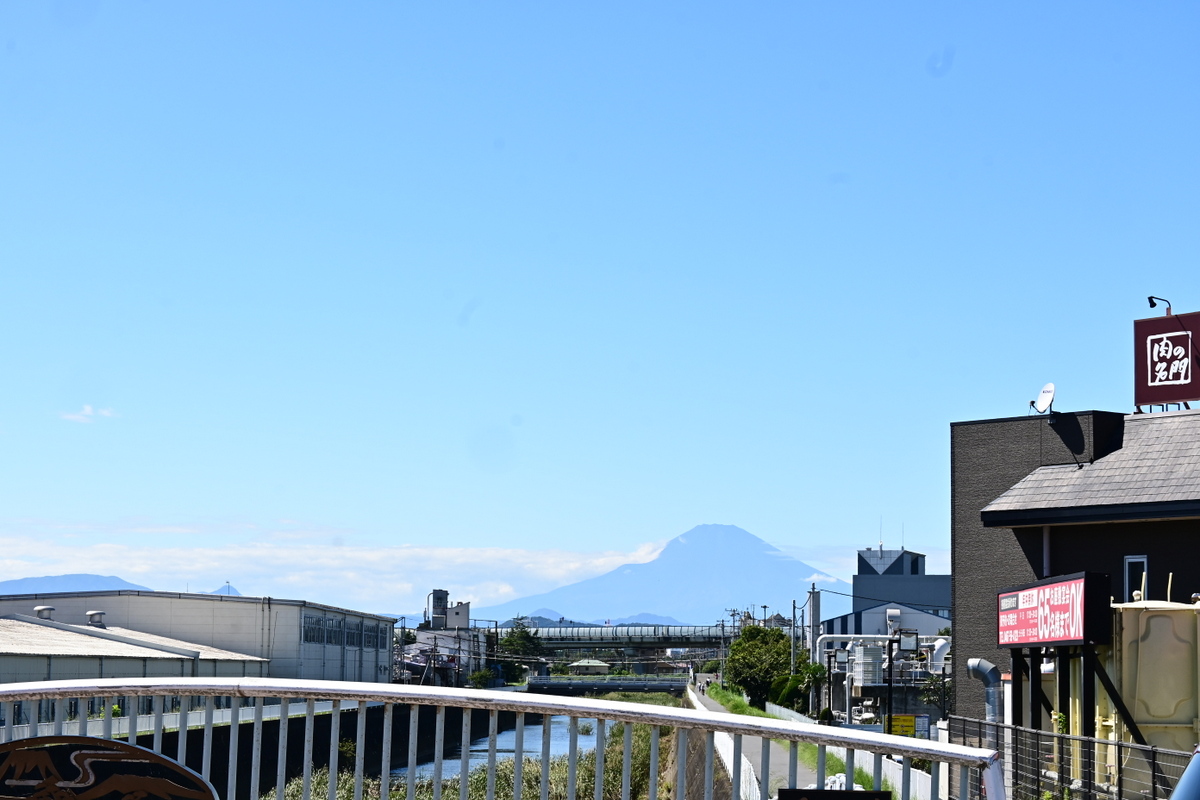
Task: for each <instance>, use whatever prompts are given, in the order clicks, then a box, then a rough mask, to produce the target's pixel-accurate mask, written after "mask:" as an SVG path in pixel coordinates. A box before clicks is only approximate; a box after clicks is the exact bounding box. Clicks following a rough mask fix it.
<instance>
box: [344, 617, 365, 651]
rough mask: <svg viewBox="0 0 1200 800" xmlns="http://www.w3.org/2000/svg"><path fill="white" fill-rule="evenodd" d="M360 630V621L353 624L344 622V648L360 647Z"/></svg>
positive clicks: (361, 625) (361, 632)
mask: <svg viewBox="0 0 1200 800" xmlns="http://www.w3.org/2000/svg"><path fill="white" fill-rule="evenodd" d="M362 629H363V623H362V620H361V619H360V620H356V621H353V622H352V621H350V620H346V647H362V640H363V630H362Z"/></svg>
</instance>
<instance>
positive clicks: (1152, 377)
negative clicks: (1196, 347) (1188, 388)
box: [1146, 331, 1192, 386]
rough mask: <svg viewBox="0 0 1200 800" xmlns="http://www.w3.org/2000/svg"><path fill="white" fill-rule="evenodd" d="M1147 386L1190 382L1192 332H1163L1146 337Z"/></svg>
mask: <svg viewBox="0 0 1200 800" xmlns="http://www.w3.org/2000/svg"><path fill="white" fill-rule="evenodd" d="M1146 348H1147V350H1148V351H1149V357H1148V358H1147V359H1146V365H1147V367H1148V369H1149V375H1148V376H1147V385H1148V386H1169V385H1173V384H1179V383H1191V382H1192V370H1191V366H1192V333H1191V331H1181V332H1179V333H1163V334H1159V335H1158V336H1147V337H1146Z"/></svg>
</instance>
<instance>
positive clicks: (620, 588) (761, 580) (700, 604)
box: [472, 525, 851, 625]
mask: <svg viewBox="0 0 1200 800" xmlns="http://www.w3.org/2000/svg"><path fill="white" fill-rule="evenodd" d="M812 583H816V584H817V588H825V589H833V590H835V591H837V592H841V593H844V595H846V596H841V595H838V594H832V593H829V592H826V593H823V594H822V597H821V616H822V618H824V619H828V618H830V617H833V616H838V615H840V614H844V613H847V612H848V611H849V610H850V606H851V601H850V597H849V596H848V595H850V593H851V587H850V584H848V583H846V582H845V581H841V580H838V579H836V578H833V577H832V576H830V575H827V574H825V573H823V572H821V571H820V570H818V569H816V568H814V567H812V566H810V565H808V564H806V563H804V562H803V561H800V560H799V559H797V558H795V557H793V556H789V555H788V554H786V553H784V552H783V551H782V550H780V549H779V548H777V547H775V546H773V545H771V544H768V543H767V542H765V541H763V540H762V539H760V538H758V537H757V536H755V535H753V534H751V533H748V532H747V531H744V530H742V529H741V528H739V527H737V526H735V525H698V526H696V527H695V528H692V529H691V530H690V531H688V532H687V533H684V534H682V535H681V536H677V537H675V538H674V539H672V540H671V541H670V542H668V543H667V546H666V547H664V548H663V551H662V552H661V553H659V555H658V556H657V557H656V558H655V559H654V560H652V561H648V562H646V563H644V564H626V565H624V566H620V567H617V568H616V569H614V570H612V571H610V572H607V573H605V574H603V575H599V576H597V577H595V578H589V579H587V580H583V581H579V582H578V583H572V584H569V585H567V586H560V587H559V588H557V589H554V590H552V591H549V592H544V593H542V594H537V595H531V596H529V597H525V598H520V599H517V600H511V601H508V602H506V603H503V604H501V605H497V606H491V607H486V608H485V607H480V608H479V609H478V610H477V611H476V610H475V609H473V610H472V616H476V615H478V616H479V617H481V618H485V617H486V618H491V619H509V618H512V617H514V616H517V615H518V614H524V615H526V616H529V615H530V614H532V613H534V612H531V611H530V609H537V611H539V612H545V611H549V609H552V608H553V609H560V610H564V611H565V613H564V614H557V613H556V612H551V613H555V614H556V615H555V616H554V619H557V618H558V617H559V616H563V617H566V618H568V619H574V620H588V619H590V620H596V619H600V620H605V619H608V620H617V619H631V620H632V619H638V618H639V617H642V616H643V615H645V616H646V617H650V616H656V617H669V618H672V619H675V620H686V621H687V622H688V623H689V624H701V625H708V624H712V623H714V622H716V621H718V620H721V619H727V618H728V616H729V609H739V610H744V609H747V608H753V610H754V614H755V616H760V615H761V614H762V605H763V604H766V605H767V613H768V614H774V613H779V614H783V615H784V616H785V617H790V616H791V611H792V601H793V600H795V601H796V602H797V604H798V605H801V606H802V605H803V604H804V603H805V601H806V600H807V599H808V589H809V586H810V584H812ZM647 609H652V611H648V610H647ZM643 624H653V623H649V622H645V623H643Z"/></svg>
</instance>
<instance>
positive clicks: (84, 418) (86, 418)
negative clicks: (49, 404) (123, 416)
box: [61, 405, 117, 422]
mask: <svg viewBox="0 0 1200 800" xmlns="http://www.w3.org/2000/svg"><path fill="white" fill-rule="evenodd" d="M61 416H62V418H63V419H65V420H67V421H69V422H93V421H95V419H96V417H97V416H100V417H115V416H117V412H115V411H113V410H112V409H111V408H101V409H99V410H97V409H94V408H92V407H91V406H89V405H85V406H84V407H83V408H82V409H81V410H79V411H75V412H72V413H66V414H62V415H61Z"/></svg>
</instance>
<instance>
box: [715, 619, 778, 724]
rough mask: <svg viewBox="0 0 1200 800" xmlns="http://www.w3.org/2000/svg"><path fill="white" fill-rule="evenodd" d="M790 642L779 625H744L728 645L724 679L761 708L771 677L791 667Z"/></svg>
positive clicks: (752, 703)
mask: <svg viewBox="0 0 1200 800" xmlns="http://www.w3.org/2000/svg"><path fill="white" fill-rule="evenodd" d="M791 660H792V653H791V642H789V641H788V638H787V636H786V635H785V634H784V632H783V631H782V630H780V629H779V628H759V627H744V628H742V635H741V636H739V637H738V638H737V639H736V640H735V641H734V642H733V644H731V645H730V646H729V658H728V660H727V661H726V662H725V679H726V680H728V681H730V682H731V683H733V684H734V685H736V686H738V687H740V688H741V689H742V691H744V692H745V693H746V695H747V696H748V697H749V698H750V704H751V705H754V706H758V707H759V708H762V707H763V706H764V705H765V704H766V701H767V695H768V693H769V692H770V691H771V684H772V683H774V681H775V679H776V678H778V677H780V676H783V675H787V674H788V673H789V672H790V670H791Z"/></svg>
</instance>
